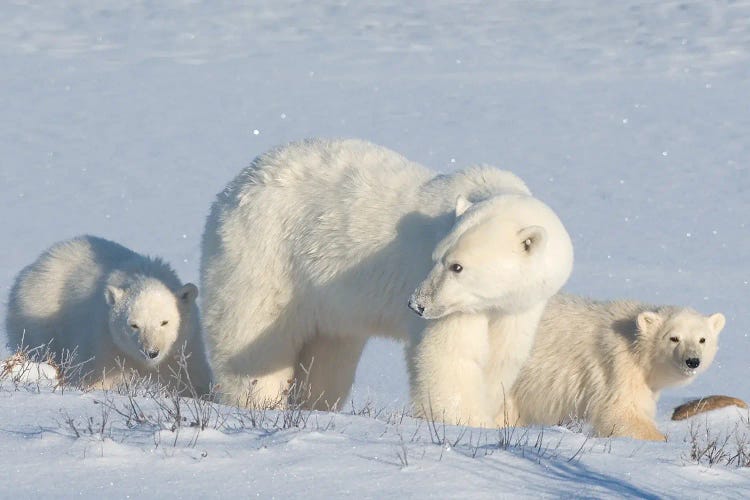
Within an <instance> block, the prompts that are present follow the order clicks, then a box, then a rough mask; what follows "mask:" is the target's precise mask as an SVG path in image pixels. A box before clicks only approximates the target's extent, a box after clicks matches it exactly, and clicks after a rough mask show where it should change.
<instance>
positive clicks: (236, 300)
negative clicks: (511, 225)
mask: <svg viewBox="0 0 750 500" xmlns="http://www.w3.org/2000/svg"><path fill="white" fill-rule="evenodd" d="M459 196H462V197H464V198H466V199H467V200H470V201H471V202H478V203H477V206H478V207H479V206H480V205H484V203H482V200H488V199H492V198H495V197H499V196H500V197H502V196H516V197H519V198H523V199H530V200H533V199H532V198H531V196H530V193H529V190H528V188H527V187H526V186H525V184H524V183H523V182H522V181H521V180H520V179H519V178H518V177H516V176H515V175H513V174H511V173H509V172H503V171H500V170H497V169H493V168H490V167H475V168H471V169H467V170H465V171H461V172H457V173H455V174H451V175H438V176H435V175H434V174H433V173H431V172H430V171H429V170H428V169H427V168H425V167H423V166H421V165H418V164H416V163H413V162H410V161H408V160H406V159H405V158H403V157H402V156H400V155H398V154H396V153H394V152H393V151H390V150H388V149H385V148H382V147H379V146H376V145H373V144H370V143H367V142H364V141H356V140H331V141H327V140H309V141H305V142H299V143H293V144H290V145H287V146H284V147H281V148H278V149H275V150H272V151H270V152H269V153H267V154H264V155H262V156H260V157H258V158H256V159H255V161H254V162H253V163H252V165H250V166H249V167H248V168H246V169H245V170H244V171H243V172H242V173H240V175H239V176H238V177H237V178H235V179H234V181H232V182H231V183H230V184H229V185H228V187H227V188H226V189H225V190H224V191H223V192H222V193H220V194H219V195H218V199H217V200H216V202H215V203H214V204H213V206H212V209H211V212H210V214H209V217H208V221H207V224H206V229H205V232H204V237H203V252H202V261H201V280H202V290H203V317H204V327H205V331H206V339H207V342H208V343H209V347H210V352H211V356H212V367H213V369H214V373H215V375H216V380H217V383H218V385H219V387H220V391H222V393H223V394H224V396H225V397H226V398H228V399H230V400H233V401H235V402H236V401H240V402H241V403H244V404H250V400H244V401H241V399H242V398H244V397H248V396H249V397H251V398H252V401H253V402H254V403H257V402H261V403H270V402H273V401H279V398H280V394H283V391H285V390H286V389H287V388H288V386H289V384H290V382H291V381H292V380H294V379H297V380H299V379H304V380H306V381H307V382H308V384H309V389H310V390H311V397H312V399H313V400H316V401H317V399H318V396H320V398H321V399H320V401H321V403H322V404H321V405H320V406H321V407H322V406H323V405H324V404H327V405H328V406H331V407H332V406H335V405H336V404H337V402H341V401H342V400H343V399H344V398H345V397H346V395H347V394H348V392H349V389H350V387H351V384H352V381H353V378H354V374H355V369H356V366H357V362H358V360H359V357H360V354H361V352H362V349H363V347H364V345H365V343H366V341H367V340H368V339H369V338H370V337H372V336H374V335H384V336H390V337H393V338H397V339H402V340H405V339H406V338H408V336H409V334H410V333H415V332H419V331H420V330H421V328H422V327H423V326H424V323H423V320H421V319H419V317H418V316H417V315H415V314H412V313H411V312H410V311H409V310H408V308H407V302H408V299H409V296H410V294H411V293H412V291H413V290H414V289H415V287H416V286H417V285H418V284H419V282H420V281H421V280H422V279H423V278H424V277H425V276H427V275H428V273H429V271H430V269H431V267H432V260H431V255H432V253H433V250H434V249H435V247H436V245H437V244H438V242H440V241H441V240H442V239H443V238H444V237H446V235H450V234H451V229H452V228H453V226H454V222H456V200H457V199H458V198H459ZM534 202H535V203H537V204H540V205H541V202H538V201H537V200H534ZM459 204H460V205H461V207H460V208H464V207H463V202H460V203H459ZM475 212H477V213H479V212H481V210H479V209H477V210H475ZM493 213H494V212H493ZM475 215H476V214H475ZM478 217H479V218H480V219H481V217H480V216H478ZM459 220H460V217H459ZM555 220H556V221H557V219H556V218H555ZM557 223H559V221H557ZM473 226H477V224H473ZM454 236H455V235H454ZM566 238H567V234H566ZM568 243H569V240H568ZM517 245H518V247H519V248H521V246H522V240H520V239H519V241H518V242H517ZM492 291H493V292H494V289H493V290H492ZM488 293H489V291H488ZM303 368H304V369H303Z"/></svg>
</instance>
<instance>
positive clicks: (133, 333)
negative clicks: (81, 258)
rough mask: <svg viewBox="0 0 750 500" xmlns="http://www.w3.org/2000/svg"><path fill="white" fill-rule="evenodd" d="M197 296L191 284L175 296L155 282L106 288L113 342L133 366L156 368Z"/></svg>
mask: <svg viewBox="0 0 750 500" xmlns="http://www.w3.org/2000/svg"><path fill="white" fill-rule="evenodd" d="M197 296H198V288H197V287H196V286H195V285H193V284H192V283H188V284H186V285H184V286H183V287H182V288H180V289H179V290H178V291H177V292H176V293H174V292H172V291H171V290H170V289H169V288H167V286H166V285H165V284H164V283H163V282H161V281H159V280H157V279H154V278H144V279H136V280H132V281H130V282H129V283H127V284H125V285H123V286H116V285H109V286H107V288H106V291H105V300H106V302H107V305H108V306H109V331H110V333H111V334H112V339H113V340H114V342H115V344H116V345H117V346H118V347H119V348H120V349H122V351H123V352H124V353H125V354H127V355H128V356H129V357H130V358H132V360H133V361H135V362H136V363H138V364H140V365H142V366H145V367H151V368H153V367H155V366H157V365H158V364H159V363H160V362H161V361H162V360H164V359H165V358H166V357H167V355H168V354H169V353H170V351H171V350H172V347H173V346H174V344H175V343H176V342H177V339H178V337H179V333H180V325H181V323H182V321H184V318H185V317H186V315H187V314H190V308H191V307H192V306H193V304H194V303H195V299H196V297H197Z"/></svg>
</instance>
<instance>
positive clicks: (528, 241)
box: [523, 238, 534, 252]
mask: <svg viewBox="0 0 750 500" xmlns="http://www.w3.org/2000/svg"><path fill="white" fill-rule="evenodd" d="M532 243H534V241H533V240H532V239H531V238H526V239H525V240H523V251H524V252H528V251H529V250H531V244H532Z"/></svg>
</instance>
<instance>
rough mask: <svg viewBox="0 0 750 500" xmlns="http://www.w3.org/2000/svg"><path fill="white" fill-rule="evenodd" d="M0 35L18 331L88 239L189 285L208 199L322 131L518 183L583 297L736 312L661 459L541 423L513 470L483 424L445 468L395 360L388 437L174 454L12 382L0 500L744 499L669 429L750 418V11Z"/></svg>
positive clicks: (733, 429) (73, 15)
mask: <svg viewBox="0 0 750 500" xmlns="http://www.w3.org/2000/svg"><path fill="white" fill-rule="evenodd" d="M0 19H1V20H2V22H0V60H1V61H2V68H3V69H2V78H0V109H2V110H3V120H0V157H1V158H2V164H1V166H0V210H1V211H2V213H3V217H2V218H0V234H3V235H5V237H4V239H3V241H2V244H1V245H0V262H1V263H2V266H0V294H1V295H2V297H3V298H2V302H1V303H0V317H2V318H4V317H5V310H4V308H5V303H6V298H7V294H8V291H9V289H10V286H11V284H12V281H13V278H14V276H15V275H16V273H17V272H18V271H20V269H21V268H22V267H23V266H25V265H27V264H29V263H30V262H32V261H33V260H34V258H36V256H37V255H38V254H39V253H40V252H41V251H42V250H44V249H45V248H47V247H48V246H49V245H50V244H52V243H53V242H55V241H58V240H61V239H65V238H69V237H71V236H74V235H76V234H83V233H91V234H97V235H100V236H102V237H105V238H109V239H113V240H115V241H119V242H122V243H124V244H126V245H128V246H129V247H131V248H133V249H136V250H137V251H139V252H144V253H149V254H153V255H160V256H163V257H164V258H165V259H166V260H168V261H170V262H171V263H173V265H174V267H175V269H176V271H177V272H178V274H179V275H180V276H181V277H182V278H183V279H184V280H186V281H195V280H197V278H198V276H197V274H198V258H199V243H200V235H201V231H202V229H203V223H204V220H205V216H206V214H207V213H208V208H209V205H210V202H211V201H212V199H213V198H214V196H215V194H216V193H217V192H218V191H219V190H220V189H222V188H223V187H224V185H225V184H226V183H227V182H228V181H229V180H230V179H231V178H232V177H233V176H234V175H236V173H237V172H239V170H240V169H241V168H242V167H243V166H245V165H247V164H248V163H249V162H250V161H251V160H252V158H253V157H254V156H255V155H257V154H259V153H261V152H263V151H265V150H267V149H268V148H270V147H272V146H274V145H277V144H280V143H284V142H286V141H290V140H296V139H300V138H303V137H309V136H348V137H361V138H365V139H368V140H371V141H373V142H376V143H380V144H383V145H385V146H387V147H389V148H391V149H394V150H396V151H398V152H400V153H402V154H404V155H405V156H407V157H408V158H409V159H411V160H414V161H418V162H420V163H423V164H425V165H428V166H430V167H431V168H433V169H435V170H436V171H450V170H453V169H455V168H458V167H462V166H466V165H469V164H472V163H491V164H494V165H497V166H500V167H502V168H506V169H509V170H512V171H514V172H515V173H517V174H518V175H520V176H521V177H522V178H523V179H524V180H525V181H526V182H527V184H528V185H529V187H530V188H531V189H532V191H533V192H534V193H535V195H536V196H538V197H539V198H540V199H542V200H544V201H545V202H546V203H548V204H549V205H550V206H552V207H553V208H554V209H555V210H556V211H557V213H558V214H559V215H560V217H561V219H562V220H563V221H564V223H565V224H566V226H567V228H568V230H569V232H570V234H571V236H572V237H573V240H574V245H575V247H576V264H575V270H574V272H573V276H572V278H571V280H570V281H569V283H568V286H567V290H568V291H570V292H573V293H580V294H584V295H589V296H593V297H595V298H601V299H607V298H635V299H639V300H644V301H649V302H654V303H670V304H679V305H686V306H691V307H694V308H696V309H698V310H700V311H702V312H704V313H712V312H716V311H721V312H723V313H724V314H726V316H727V327H726V329H725V331H724V332H723V333H722V334H721V335H722V336H721V341H720V345H721V347H720V351H719V354H718V356H717V358H716V361H715V362H714V365H713V366H712V368H711V369H710V370H709V371H708V372H707V373H706V374H705V375H703V376H702V377H700V378H699V379H698V380H696V382H695V383H693V384H692V385H689V386H686V387H683V388H679V389H675V390H671V391H667V392H666V393H665V394H664V395H663V397H662V399H661V400H660V402H659V425H660V428H661V430H662V431H664V432H666V433H667V434H668V436H669V442H668V443H666V444H660V443H641V442H635V441H630V440H627V439H616V440H606V439H589V440H587V441H586V438H585V436H584V435H582V434H580V433H576V432H573V431H571V430H567V429H562V428H551V429H545V430H544V436H543V443H544V446H549V448H551V449H554V450H555V451H554V452H548V453H545V454H542V456H540V454H539V453H538V452H535V451H534V450H535V448H534V444H535V443H536V442H537V440H536V438H537V435H538V433H539V429H533V430H531V431H529V433H528V435H527V436H526V437H527V438H528V442H527V444H526V445H525V446H522V445H521V444H519V445H518V446H511V447H510V448H509V449H507V450H506V449H502V447H500V448H498V447H497V443H498V441H499V439H498V434H497V433H488V434H484V436H485V437H481V436H480V435H481V432H480V431H476V430H470V431H467V434H466V435H464V437H463V440H462V441H461V442H459V443H458V444H457V445H456V446H455V447H453V446H452V445H451V446H450V447H449V448H450V449H446V446H445V445H441V444H434V443H433V440H432V439H431V437H430V433H429V432H428V429H427V427H426V424H425V423H424V422H421V423H420V421H418V420H411V419H409V418H405V419H404V420H403V421H398V423H396V422H394V421H392V420H391V421H390V423H389V422H386V419H385V417H383V415H388V414H390V413H391V412H393V411H400V409H401V408H402V407H403V405H404V404H406V403H407V379H406V368H405V364H404V361H403V354H402V348H401V347H400V346H398V345H396V344H393V343H390V342H387V341H385V340H379V341H374V342H371V344H370V345H369V346H368V348H367V350H366V351H365V355H364V357H363V360H362V363H361V365H360V367H359V370H358V374H357V380H356V383H355V388H354V389H355V390H354V394H353V401H354V405H355V407H357V408H359V407H361V406H363V405H364V404H365V402H366V401H368V400H372V401H373V404H374V405H375V407H377V408H380V409H383V412H382V413H381V416H379V417H378V418H372V417H368V416H356V415H347V414H340V415H330V414H318V415H316V416H315V418H317V420H318V424H317V426H316V425H312V424H310V425H308V426H306V427H305V428H304V429H298V428H296V427H295V428H292V429H281V430H279V429H268V428H267V429H265V430H258V429H252V428H234V430H231V429H229V428H222V429H213V428H211V429H207V430H205V431H202V432H201V433H200V434H199V435H198V440H197V442H195V443H193V442H192V441H191V434H190V432H189V430H184V431H182V432H181V433H180V435H179V436H178V439H177V441H176V444H175V445H174V446H173V445H172V443H173V442H175V441H174V431H171V430H170V429H169V428H163V429H162V428H161V427H158V426H154V425H153V424H151V423H141V424H138V425H136V426H133V427H132V428H129V427H128V426H127V425H126V424H125V423H124V420H123V419H122V418H120V417H118V418H115V417H112V418H110V419H109V422H110V423H111V426H110V428H109V430H106V432H105V433H104V437H103V439H102V437H101V436H97V435H90V434H86V433H83V434H82V435H81V436H80V437H76V436H75V433H74V432H73V430H72V427H71V426H70V425H69V424H68V423H67V420H68V417H70V418H72V419H73V421H74V422H78V424H76V425H78V426H79V427H81V426H83V424H84V423H86V422H87V421H88V419H89V417H92V418H94V419H95V420H96V419H99V418H100V417H101V408H102V406H101V405H100V404H99V403H96V404H95V403H94V401H95V400H96V401H101V400H104V399H105V398H106V397H107V395H105V394H103V393H96V392H92V393H88V394H82V393H80V392H76V391H72V392H67V391H66V392H65V393H64V394H62V395H61V394H60V393H59V389H58V390H55V391H54V392H53V389H52V388H50V387H47V386H45V385H42V386H40V385H39V384H31V386H29V387H27V386H23V387H19V388H18V390H17V389H16V386H15V384H11V383H9V382H7V381H6V382H4V383H3V386H2V388H1V389H0V449H2V450H4V451H3V453H0V477H2V478H3V479H2V481H0V482H1V483H2V488H3V496H12V495H16V494H17V495H19V496H21V495H24V494H30V493H38V494H44V495H49V496H52V497H69V496H79V495H81V496H83V497H93V496H94V495H101V494H102V493H104V494H105V495H106V496H108V497H126V496H127V495H131V496H133V495H136V494H140V495H147V496H157V495H160V496H167V497H178V496H183V497H184V496H196V495H210V496H219V495H224V494H232V493H234V494H239V495H243V496H244V495H251V494H256V493H257V494H260V495H261V496H266V497H268V496H278V497H288V496H306V497H310V496H313V497H319V498H324V497H329V496H344V495H357V496H360V497H365V498H367V497H388V496H399V497H402V496H403V497H424V496H441V497H444V496H448V497H449V496H459V495H460V496H462V497H463V496H466V497H497V496H501V495H508V496H539V495H550V496H559V495H591V496H596V497H607V496H613V497H614V496H617V497H620V496H638V497H642V496H649V495H656V496H669V497H685V496H688V497H690V496H694V497H706V496H714V495H716V494H720V495H722V496H729V497H737V498H739V497H742V496H746V495H747V491H748V488H750V472H749V470H748V469H746V468H745V469H736V468H734V467H732V466H729V467H727V466H725V465H721V464H718V465H714V466H713V467H708V464H707V462H706V461H705V460H702V461H701V463H700V464H695V463H694V461H693V460H692V459H691V458H690V448H691V446H690V442H689V441H690V434H691V429H690V426H691V423H690V421H687V422H679V423H673V422H671V421H669V419H668V418H669V415H670V414H671V409H672V408H673V407H674V406H675V405H676V404H678V403H681V402H683V401H685V400H687V399H690V398H692V397H696V396H701V395H708V394H728V395H732V396H737V397H740V398H742V399H745V400H750V389H749V388H748V384H747V373H748V369H749V368H750V362H748V358H749V357H750V356H748V354H749V353H750V340H749V339H748V332H749V331H750V319H748V315H747V314H746V310H747V307H746V304H747V303H748V297H750V265H748V255H750V139H748V137H749V136H748V131H749V130H750V106H748V96H750V2H748V1H745V0H739V1H735V2H703V1H697V0H693V1H691V0H686V1H682V2H671V1H666V2H648V1H644V0H625V1H622V2H608V3H605V2H600V3H598V4H593V3H590V2H582V1H576V2H563V3H551V2H540V3H529V2H520V1H515V2H514V1H511V2H503V3H502V4H501V5H492V4H487V3H486V2H472V1H460V2H448V1H431V2H427V1H417V2H408V3H404V2H394V1H391V0H387V1H384V2H378V4H377V5H376V6H372V5H370V6H368V5H365V4H364V3H359V2H351V3H347V2H333V1H328V0H324V1H322V2H301V1H299V2H294V1H283V0H282V1H268V2H265V1H258V2H252V3H250V4H247V6H243V7H238V6H236V5H235V4H234V3H233V2H223V1H218V2H208V1H206V2H187V1H177V0H166V1H163V2H130V3H122V2H114V1H102V2H81V1H79V2H76V1H73V2H40V3H38V4H33V3H29V2H24V1H14V2H6V3H3V4H2V5H0ZM561 351H564V348H563V347H561ZM2 354H3V355H5V354H7V352H3V353H2ZM113 397H114V396H113ZM118 397H119V396H118ZM115 400H118V399H117V397H115ZM118 401H119V400H118ZM144 404H145V405H148V404H152V403H149V402H148V401H146V402H144ZM747 419H748V414H747V411H744V412H740V411H738V410H735V409H733V408H729V409H725V410H721V411H720V412H717V413H715V414H712V415H709V416H708V417H699V418H698V419H695V420H694V423H693V424H692V425H693V426H694V429H693V432H695V426H699V427H700V428H701V429H703V428H705V426H706V425H708V427H709V429H710V430H711V432H713V433H714V434H721V433H723V434H735V433H737V432H748V431H747V429H748V425H747ZM329 421H332V422H333V424H331V425H327V424H328V423H329ZM86 425H88V424H86ZM84 427H85V426H84ZM446 432H448V433H449V434H451V433H453V434H451V435H453V436H454V437H457V436H458V435H459V434H460V432H461V429H457V428H449V429H448V430H447V431H446ZM516 432H517V433H518V432H519V431H516ZM520 432H523V431H520ZM703 432H704V434H705V431H703ZM469 435H471V440H472V441H471V443H472V444H469ZM412 436H415V437H414V438H412ZM516 437H518V434H516ZM526 437H525V438H524V439H526ZM479 439H481V440H482V441H481V444H480V445H477V443H478V442H479V441H478V440H479ZM584 441H585V444H584ZM686 441H688V442H686ZM558 442H559V445H558ZM462 443H463V444H462ZM492 443H494V448H493V444H492ZM582 444H583V446H582ZM579 449H581V450H582V451H581V452H578V450H579ZM11 450H12V452H11ZM404 450H406V452H404ZM475 450H478V451H475ZM404 453H406V455H407V458H406V461H407V462H408V465H407V464H405V463H404V460H403V459H402V458H399V457H403V456H404ZM571 457H574V458H573V460H571V461H568V460H569V459H570V458H571ZM62 485H70V487H69V488H70V489H68V486H66V487H63V486H62Z"/></svg>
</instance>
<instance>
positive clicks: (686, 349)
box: [511, 294, 725, 441]
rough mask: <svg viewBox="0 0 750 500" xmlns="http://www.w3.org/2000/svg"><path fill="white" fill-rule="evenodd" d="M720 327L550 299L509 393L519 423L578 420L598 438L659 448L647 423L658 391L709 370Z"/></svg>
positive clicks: (657, 311) (682, 315)
mask: <svg viewBox="0 0 750 500" xmlns="http://www.w3.org/2000/svg"><path fill="white" fill-rule="evenodd" d="M724 323H725V318H724V316H723V315H722V314H721V313H716V314H713V315H711V316H708V317H706V316H703V315H701V314H699V313H698V312H696V311H694V310H692V309H687V308H682V307H674V306H659V307H656V306H652V305H648V304H643V303H640V302H634V301H611V302H598V301H592V300H588V299H585V298H581V297H577V296H571V295H565V294H560V295H558V296H555V297H554V298H553V299H551V300H550V302H549V304H548V306H547V309H546V311H545V312H544V315H543V317H542V320H541V322H540V324H539V330H538V333H537V339H536V343H535V345H534V347H533V349H532V354H531V356H530V358H529V360H528V362H527V363H526V364H525V365H524V367H523V368H522V370H521V373H520V374H519V376H518V379H517V380H516V384H515V385H514V387H513V389H512V393H511V394H512V399H513V400H514V402H515V407H516V409H517V411H518V417H520V418H519V420H518V423H519V424H521V425H526V424H542V425H555V424H559V423H561V422H563V421H565V420H569V419H571V418H574V419H575V418H581V419H584V420H586V421H588V422H590V423H591V425H592V427H593V430H594V433H595V434H596V435H598V436H629V437H633V438H636V439H647V440H654V441H662V440H664V439H665V437H664V435H663V434H662V433H661V432H659V430H658V429H657V427H656V424H655V423H654V416H655V414H656V402H657V400H658V398H659V393H660V391H661V390H662V389H665V388H667V387H675V386H679V385H683V384H687V383H689V382H691V381H692V380H693V379H694V378H695V377H696V375H698V374H700V373H702V372H703V371H705V370H706V369H707V368H708V367H709V366H710V365H711V362H712V361H713V359H714V356H715V355H716V351H717V349H718V336H719V333H720V332H721V330H722V328H723V327H724Z"/></svg>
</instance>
